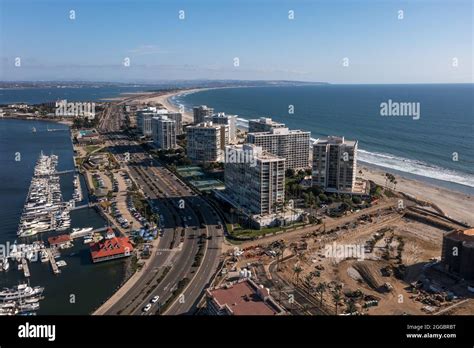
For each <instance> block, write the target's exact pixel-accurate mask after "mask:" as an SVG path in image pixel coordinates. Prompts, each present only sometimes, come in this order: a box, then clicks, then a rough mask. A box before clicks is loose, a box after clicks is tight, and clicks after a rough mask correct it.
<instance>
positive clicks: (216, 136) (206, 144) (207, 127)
mask: <svg viewBox="0 0 474 348" xmlns="http://www.w3.org/2000/svg"><path fill="white" fill-rule="evenodd" d="M186 131H187V145H186V146H187V147H186V152H187V156H188V157H189V159H190V160H191V161H193V162H198V163H202V162H221V161H222V160H223V154H224V149H225V146H226V145H228V144H229V126H228V125H219V124H214V123H213V122H203V123H200V124H198V125H195V126H189V127H186Z"/></svg>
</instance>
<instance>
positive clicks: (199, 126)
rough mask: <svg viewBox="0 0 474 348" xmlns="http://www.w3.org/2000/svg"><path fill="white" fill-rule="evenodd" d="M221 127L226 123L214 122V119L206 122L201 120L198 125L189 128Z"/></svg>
mask: <svg viewBox="0 0 474 348" xmlns="http://www.w3.org/2000/svg"><path fill="white" fill-rule="evenodd" d="M221 127H224V125H221V124H214V123H212V121H206V122H201V123H198V124H196V125H192V126H188V127H187V128H197V129H201V128H213V129H220V128H221Z"/></svg>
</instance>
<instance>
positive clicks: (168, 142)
mask: <svg viewBox="0 0 474 348" xmlns="http://www.w3.org/2000/svg"><path fill="white" fill-rule="evenodd" d="M151 124H152V135H153V142H154V143H155V145H156V146H157V147H158V148H159V149H162V150H169V149H174V148H176V122H175V121H173V120H171V119H169V118H168V117H167V116H165V115H161V116H156V117H153V118H152V120H151Z"/></svg>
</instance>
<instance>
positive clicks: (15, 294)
mask: <svg viewBox="0 0 474 348" xmlns="http://www.w3.org/2000/svg"><path fill="white" fill-rule="evenodd" d="M43 290H44V288H43V287H40V286H35V287H30V286H28V285H26V284H20V285H18V286H15V287H14V288H4V289H3V290H0V301H11V300H17V299H20V298H27V297H32V296H39V295H41V294H42V293H43Z"/></svg>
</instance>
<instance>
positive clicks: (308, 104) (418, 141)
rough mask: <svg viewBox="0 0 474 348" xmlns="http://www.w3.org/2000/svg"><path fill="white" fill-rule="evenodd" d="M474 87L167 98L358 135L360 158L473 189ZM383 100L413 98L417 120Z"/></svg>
mask: <svg viewBox="0 0 474 348" xmlns="http://www.w3.org/2000/svg"><path fill="white" fill-rule="evenodd" d="M473 91H474V85H473V84H457V85H456V84H453V85H449V84H440V85H320V86H291V87H286V86H285V87H252V88H225V89H213V90H205V91H199V92H197V93H188V94H185V95H178V96H176V97H174V98H173V99H172V102H173V103H175V104H183V105H184V106H185V107H186V108H188V109H189V108H191V107H192V106H194V105H201V104H205V105H208V106H210V107H213V108H214V110H215V111H216V112H226V113H228V114H236V115H238V116H239V117H240V118H244V119H249V118H257V117H271V118H273V119H274V120H275V121H279V122H283V123H286V124H287V125H288V126H289V127H290V128H292V129H304V130H309V131H311V134H312V137H313V138H318V137H323V136H327V135H342V136H345V137H346V138H347V139H357V140H358V141H359V152H358V158H359V161H361V162H365V163H369V164H373V165H377V166H381V167H384V168H388V169H391V170H394V171H396V172H399V173H403V174H406V175H407V176H410V177H416V178H425V179H426V180H427V181H429V182H431V183H434V184H441V185H442V186H446V187H449V188H451V189H457V190H460V191H463V192H468V193H474V189H473V188H474V133H473V130H474V127H473V126H474V110H473V100H474V94H473ZM388 100H392V101H393V102H414V103H419V105H420V117H419V119H414V118H416V117H408V116H398V117H396V116H381V107H380V105H381V103H384V102H388ZM290 106H293V108H294V113H293V114H290V113H289V108H290ZM456 156H457V158H456Z"/></svg>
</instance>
